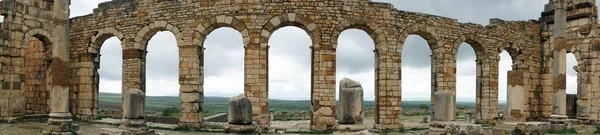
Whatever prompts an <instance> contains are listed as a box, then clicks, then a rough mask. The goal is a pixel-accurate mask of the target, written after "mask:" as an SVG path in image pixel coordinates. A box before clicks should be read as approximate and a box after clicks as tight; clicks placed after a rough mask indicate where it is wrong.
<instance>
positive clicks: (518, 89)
mask: <svg viewBox="0 0 600 135" xmlns="http://www.w3.org/2000/svg"><path fill="white" fill-rule="evenodd" d="M506 79H507V81H506V82H508V86H507V92H508V95H507V100H506V102H507V104H506V110H507V111H506V112H507V118H516V119H520V118H522V116H523V115H522V113H523V109H524V106H523V105H524V104H525V92H524V91H525V88H524V84H523V72H522V71H508V73H507V78H506Z"/></svg>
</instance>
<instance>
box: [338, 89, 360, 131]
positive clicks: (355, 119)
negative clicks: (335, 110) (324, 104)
mask: <svg viewBox="0 0 600 135" xmlns="http://www.w3.org/2000/svg"><path fill="white" fill-rule="evenodd" d="M340 111H341V112H340V113H339V116H338V118H339V119H338V123H339V124H362V122H363V88H362V86H361V85H360V82H357V81H354V80H350V79H348V78H344V79H342V80H341V81H340Z"/></svg>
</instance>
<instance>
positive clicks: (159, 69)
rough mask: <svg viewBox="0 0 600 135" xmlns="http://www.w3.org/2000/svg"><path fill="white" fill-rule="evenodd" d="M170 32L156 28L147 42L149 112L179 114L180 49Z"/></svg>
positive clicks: (147, 105) (146, 104)
mask: <svg viewBox="0 0 600 135" xmlns="http://www.w3.org/2000/svg"><path fill="white" fill-rule="evenodd" d="M178 49H179V48H178V46H177V40H176V38H175V36H174V35H173V34H172V33H171V32H166V31H165V32H157V33H156V34H155V35H154V36H152V38H150V40H149V41H148V44H147V48H146V50H147V54H146V64H145V65H146V67H145V71H144V70H143V71H142V72H146V74H145V75H146V76H145V81H146V83H145V84H146V87H145V91H144V92H145V93H146V102H145V106H146V113H147V114H161V115H162V116H178V115H179V109H178V108H179V104H180V102H181V100H180V99H179V87H180V85H179V50H178Z"/></svg>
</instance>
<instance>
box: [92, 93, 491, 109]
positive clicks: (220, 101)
mask: <svg viewBox="0 0 600 135" xmlns="http://www.w3.org/2000/svg"><path fill="white" fill-rule="evenodd" d="M98 97H99V105H100V107H104V108H113V109H121V94H120V93H102V92H101V93H100V95H99V96H98ZM229 99H230V98H228V97H204V108H203V109H204V110H205V111H211V112H227V111H228V110H229ZM180 102H181V101H180V100H179V97H173V96H148V97H146V109H148V110H152V111H158V112H160V111H162V110H164V108H166V107H169V106H171V105H172V106H174V107H179V103H180ZM374 103H375V102H374V101H365V103H364V106H365V108H373V107H374ZM429 103H430V101H402V107H403V108H419V106H420V105H428V106H429ZM338 104H339V103H338ZM456 104H457V106H458V107H462V108H468V109H472V108H475V103H474V102H457V103H456ZM501 106H503V104H501ZM269 109H272V110H276V111H283V110H285V111H308V110H310V101H309V100H278V99H269Z"/></svg>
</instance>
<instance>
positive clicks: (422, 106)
mask: <svg viewBox="0 0 600 135" xmlns="http://www.w3.org/2000/svg"><path fill="white" fill-rule="evenodd" d="M419 109H423V110H429V105H426V104H420V105H419Z"/></svg>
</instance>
